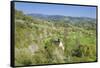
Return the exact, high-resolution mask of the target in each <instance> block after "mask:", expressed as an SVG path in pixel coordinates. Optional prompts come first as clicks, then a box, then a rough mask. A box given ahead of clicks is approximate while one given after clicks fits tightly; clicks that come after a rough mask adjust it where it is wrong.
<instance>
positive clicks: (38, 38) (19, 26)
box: [15, 10, 96, 66]
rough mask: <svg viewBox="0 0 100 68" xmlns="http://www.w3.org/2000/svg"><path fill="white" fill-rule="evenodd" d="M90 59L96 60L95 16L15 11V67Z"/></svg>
mask: <svg viewBox="0 0 100 68" xmlns="http://www.w3.org/2000/svg"><path fill="white" fill-rule="evenodd" d="M59 40H60V41H59ZM60 42H61V43H62V45H63V47H64V49H63V48H62V47H60V46H59V45H60V44H59V43H60ZM93 61H96V20H95V19H93V18H85V17H70V16H68V17H67V16H60V15H51V16H49V15H40V14H28V15H26V14H24V13H23V12H22V11H18V10H15V65H16V66H23V65H39V64H59V63H65V64H67V63H76V62H93Z"/></svg>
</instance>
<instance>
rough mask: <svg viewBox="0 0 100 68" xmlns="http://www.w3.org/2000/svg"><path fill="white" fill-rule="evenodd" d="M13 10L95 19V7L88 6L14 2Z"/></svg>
mask: <svg viewBox="0 0 100 68" xmlns="http://www.w3.org/2000/svg"><path fill="white" fill-rule="evenodd" d="M15 9H16V10H20V11H23V12H24V13H25V14H30V13H39V14H46V15H64V16H72V17H89V18H96V7H90V6H75V5H57V4H43V3H26V2H15Z"/></svg>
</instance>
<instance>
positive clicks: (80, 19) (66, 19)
mask: <svg viewBox="0 0 100 68" xmlns="http://www.w3.org/2000/svg"><path fill="white" fill-rule="evenodd" d="M27 15H28V16H32V17H33V18H38V19H43V20H47V21H55V22H59V21H63V22H70V23H79V22H92V23H96V19H94V18H88V17H71V16H63V15H45V14H35V13H32V14H27Z"/></svg>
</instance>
